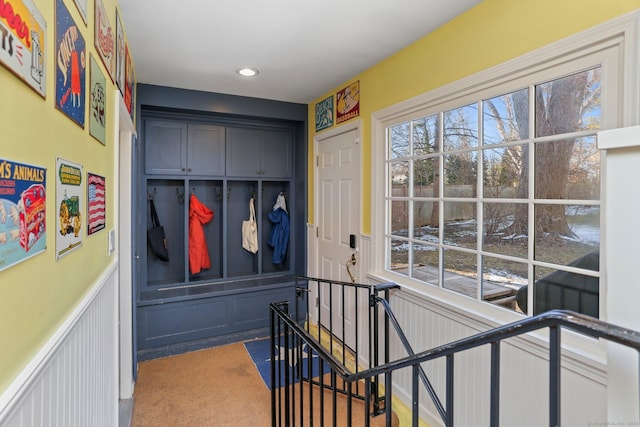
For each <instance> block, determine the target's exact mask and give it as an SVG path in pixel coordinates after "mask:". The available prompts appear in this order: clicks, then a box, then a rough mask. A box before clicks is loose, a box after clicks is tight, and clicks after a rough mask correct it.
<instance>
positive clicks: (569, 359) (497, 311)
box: [368, 272, 607, 385]
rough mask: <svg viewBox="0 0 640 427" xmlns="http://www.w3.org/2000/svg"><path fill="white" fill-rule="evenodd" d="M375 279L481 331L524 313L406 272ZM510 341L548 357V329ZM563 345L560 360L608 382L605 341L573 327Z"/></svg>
mask: <svg viewBox="0 0 640 427" xmlns="http://www.w3.org/2000/svg"><path fill="white" fill-rule="evenodd" d="M368 279H369V280H370V281H372V282H375V283H388V282H394V283H397V284H398V285H400V286H401V289H400V290H399V291H396V292H395V294H394V293H392V294H391V298H392V301H393V298H394V297H396V298H402V299H404V300H406V301H407V302H409V303H412V304H414V305H416V306H418V307H420V308H421V309H424V310H428V311H432V312H435V313H437V314H440V315H442V316H443V317H446V318H448V319H451V321H452V322H456V323H458V324H461V325H464V326H466V327H468V328H471V329H473V330H476V331H478V332H484V331H487V330H489V329H493V328H496V327H499V326H503V325H506V324H508V323H512V322H516V321H519V320H522V319H524V318H525V316H524V315H522V314H519V313H516V312H513V311H511V310H508V309H506V308H503V307H500V306H495V305H492V304H487V303H485V302H481V301H477V300H474V299H472V298H469V297H466V296H464V295H461V294H457V293H455V292H452V291H449V290H446V289H441V288H438V287H435V286H432V285H427V284H424V283H422V282H418V281H416V280H413V279H411V278H408V277H406V276H401V275H397V274H393V273H390V272H375V273H370V274H369V275H368ZM509 344H511V345H513V346H514V347H516V348H519V349H521V350H523V351H526V352H528V353H531V354H535V355H537V356H538V357H541V358H545V359H547V358H548V332H547V331H545V330H540V331H535V332H531V333H528V334H525V335H521V336H519V337H516V338H511V339H509ZM562 347H563V349H564V352H563V355H562V356H563V357H562V363H563V366H564V367H565V368H567V369H570V370H572V371H574V372H576V373H578V374H580V375H584V376H586V377H588V378H591V379H593V380H595V381H598V382H599V383H601V384H602V385H606V383H607V365H606V360H607V348H606V341H603V340H596V339H593V338H589V337H585V336H582V335H580V334H578V333H574V332H572V331H568V330H563V331H562Z"/></svg>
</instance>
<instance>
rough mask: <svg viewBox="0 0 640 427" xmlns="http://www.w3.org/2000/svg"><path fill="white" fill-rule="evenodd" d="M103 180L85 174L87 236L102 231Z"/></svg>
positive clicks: (94, 175) (98, 176)
mask: <svg viewBox="0 0 640 427" xmlns="http://www.w3.org/2000/svg"><path fill="white" fill-rule="evenodd" d="M105 191H106V188H105V178H104V177H103V176H100V175H96V174H93V173H91V172H87V235H89V236H91V235H92V234H93V233H95V232H96V231H100V230H102V229H104V227H105V225H106V216H105V201H106V198H105Z"/></svg>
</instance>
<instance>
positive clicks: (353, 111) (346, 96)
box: [336, 81, 360, 124]
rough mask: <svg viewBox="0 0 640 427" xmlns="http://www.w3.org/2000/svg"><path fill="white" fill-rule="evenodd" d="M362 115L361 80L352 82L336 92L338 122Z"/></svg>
mask: <svg viewBox="0 0 640 427" xmlns="http://www.w3.org/2000/svg"><path fill="white" fill-rule="evenodd" d="M359 115H360V81H357V82H355V83H351V84H350V85H349V86H347V87H345V88H344V89H342V90H341V91H339V92H338V93H337V94H336V124H339V123H342V122H346V121H347V120H350V119H353V118H355V117H358V116H359Z"/></svg>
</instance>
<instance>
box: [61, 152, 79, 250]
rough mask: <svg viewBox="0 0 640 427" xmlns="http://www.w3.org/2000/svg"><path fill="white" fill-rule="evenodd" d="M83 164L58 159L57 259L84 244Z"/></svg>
mask: <svg viewBox="0 0 640 427" xmlns="http://www.w3.org/2000/svg"><path fill="white" fill-rule="evenodd" d="M83 200H84V195H83V193H82V166H80V165H78V164H75V163H72V162H69V161H67V160H63V159H61V158H57V159H56V207H57V210H58V212H57V215H56V218H57V220H58V229H57V230H56V259H60V258H62V257H63V256H65V255H67V254H69V253H71V252H73V251H74V250H75V249H77V248H79V247H80V246H82V212H83V208H84V204H83Z"/></svg>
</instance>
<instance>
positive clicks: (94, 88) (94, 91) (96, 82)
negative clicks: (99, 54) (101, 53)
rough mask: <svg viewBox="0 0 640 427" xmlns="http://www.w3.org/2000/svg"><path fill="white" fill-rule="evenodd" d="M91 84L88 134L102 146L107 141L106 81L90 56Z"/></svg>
mask: <svg viewBox="0 0 640 427" xmlns="http://www.w3.org/2000/svg"><path fill="white" fill-rule="evenodd" d="M90 80H91V83H90V85H89V133H90V134H91V136H93V137H94V138H95V139H97V140H98V141H100V143H101V144H102V145H105V144H106V141H107V117H106V104H107V79H106V78H105V77H104V74H102V70H100V66H99V65H98V63H97V62H96V60H95V58H94V57H93V55H91V73H90Z"/></svg>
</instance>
